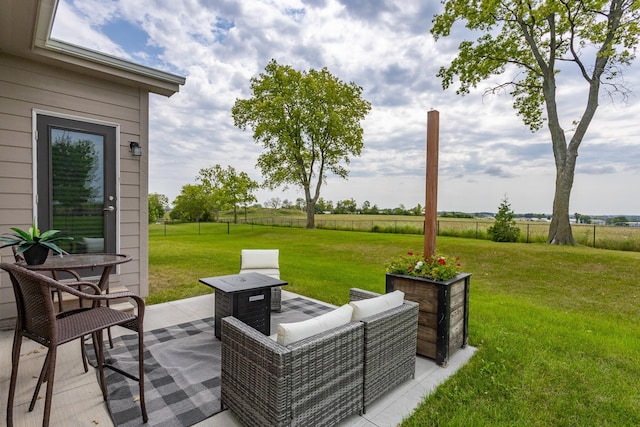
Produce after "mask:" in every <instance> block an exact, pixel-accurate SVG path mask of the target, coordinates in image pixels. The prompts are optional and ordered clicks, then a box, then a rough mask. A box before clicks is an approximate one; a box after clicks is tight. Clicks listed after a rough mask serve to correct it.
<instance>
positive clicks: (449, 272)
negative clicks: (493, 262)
mask: <svg viewBox="0 0 640 427" xmlns="http://www.w3.org/2000/svg"><path fill="white" fill-rule="evenodd" d="M460 268H461V265H460V258H458V257H456V258H452V257H444V256H441V255H434V256H430V257H425V256H424V255H423V254H420V253H414V252H407V254H406V255H401V256H399V257H398V258H394V259H392V260H391V261H389V264H388V265H387V273H392V274H402V275H403V276H413V277H423V278H425V279H431V280H437V281H442V282H443V281H446V280H449V279H453V278H454V277H456V276H457V275H458V274H459V273H460Z"/></svg>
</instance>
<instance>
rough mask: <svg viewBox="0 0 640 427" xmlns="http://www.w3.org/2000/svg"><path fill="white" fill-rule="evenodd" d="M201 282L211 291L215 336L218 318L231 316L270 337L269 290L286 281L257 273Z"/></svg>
mask: <svg viewBox="0 0 640 427" xmlns="http://www.w3.org/2000/svg"><path fill="white" fill-rule="evenodd" d="M200 282H201V283H204V284H205V285H207V286H209V287H211V288H213V289H215V291H216V295H215V335H216V338H218V339H220V332H221V329H220V327H221V325H222V318H223V317H227V316H233V317H235V318H236V319H238V320H240V321H242V322H244V323H246V324H247V325H249V326H251V327H252V328H254V329H257V330H258V331H260V332H262V333H263V334H265V335H269V334H271V288H272V287H274V286H285V285H286V284H287V282H284V281H282V280H280V279H275V278H273V277H270V276H266V275H264V274H260V273H242V274H231V275H229V276H217V277H207V278H204V279H200Z"/></svg>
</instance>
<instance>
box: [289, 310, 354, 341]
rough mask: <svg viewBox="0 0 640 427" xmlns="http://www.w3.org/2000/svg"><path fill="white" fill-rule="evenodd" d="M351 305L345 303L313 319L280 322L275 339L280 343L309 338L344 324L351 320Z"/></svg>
mask: <svg viewBox="0 0 640 427" xmlns="http://www.w3.org/2000/svg"><path fill="white" fill-rule="evenodd" d="M352 315H353V307H351V306H350V305H349V304H345V305H343V306H342V307H339V308H336V309H335V310H333V311H330V312H328V313H325V314H322V315H320V316H318V317H314V318H313V319H309V320H303V321H302V322H295V323H281V324H279V325H278V337H277V339H276V341H277V342H278V343H279V344H282V345H289V344H291V343H293V342H296V341H300V340H301V339H304V338H309V337H311V336H313V335H315V334H319V333H320V332H325V331H328V330H330V329H333V328H337V327H338V326H342V325H346V324H347V323H349V322H350V321H351V316H352Z"/></svg>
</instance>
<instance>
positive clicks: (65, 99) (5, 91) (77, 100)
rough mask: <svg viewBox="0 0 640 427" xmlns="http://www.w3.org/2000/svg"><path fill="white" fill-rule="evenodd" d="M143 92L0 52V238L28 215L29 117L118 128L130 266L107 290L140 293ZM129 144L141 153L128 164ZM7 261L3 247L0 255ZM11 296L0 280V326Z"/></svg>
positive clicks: (123, 244) (143, 280) (122, 218)
mask: <svg viewBox="0 0 640 427" xmlns="http://www.w3.org/2000/svg"><path fill="white" fill-rule="evenodd" d="M148 110H149V92H148V90H146V89H141V88H139V87H134V86H127V85H124V84H120V83H114V82H110V81H107V80H103V79H99V78H96V77H92V76H89V75H85V74H79V73H75V72H71V71H68V70H64V69H61V68H56V67H55V66H51V65H46V64H43V63H39V62H34V61H30V60H28V59H24V58H21V57H17V56H12V55H8V54H5V53H1V52H0V233H5V232H8V231H10V230H9V227H14V226H15V227H20V228H28V227H29V225H30V223H31V219H32V218H33V215H34V212H35V211H34V208H35V207H34V197H33V188H34V185H33V184H34V182H33V176H34V172H33V171H34V165H33V154H34V153H33V144H34V138H33V135H34V133H35V129H34V128H33V126H34V120H33V117H34V111H37V112H43V113H44V112H46V113H47V114H48V115H53V116H56V115H59V116H61V117H68V118H73V119H76V120H82V121H89V122H91V121H93V122H98V123H102V124H113V125H117V126H118V127H119V135H118V137H119V147H120V148H119V164H120V170H119V171H117V174H118V182H119V236H118V248H119V249H118V251H119V252H120V253H125V254H128V255H131V256H132V258H133V261H131V262H129V263H125V264H122V265H121V266H119V269H118V274H116V275H115V276H112V278H111V283H112V284H113V285H125V286H127V287H128V288H129V290H130V291H132V292H134V293H137V294H139V295H141V296H143V297H145V296H147V294H148V263H147V260H148V256H147V255H148V253H147V251H148V249H147V248H148V233H147V231H148V225H147V204H146V203H145V201H146V200H147V190H148V188H147V186H148V180H147V178H148V156H147V153H148V149H147V148H148V123H149V113H148ZM129 141H137V142H139V143H140V145H141V146H142V147H143V155H142V157H132V156H131V155H130V152H129ZM0 259H2V261H3V262H13V254H12V252H11V249H10V248H4V249H1V250H0ZM15 314H16V313H15V304H14V296H13V290H12V288H11V283H10V280H9V277H8V275H7V274H6V273H4V272H2V274H0V322H2V321H3V320H6V319H8V318H12V317H15Z"/></svg>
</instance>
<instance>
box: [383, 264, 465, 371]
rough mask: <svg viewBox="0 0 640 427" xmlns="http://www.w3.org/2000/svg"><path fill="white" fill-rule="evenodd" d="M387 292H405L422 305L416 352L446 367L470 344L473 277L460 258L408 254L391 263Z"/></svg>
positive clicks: (387, 278) (388, 271)
mask: <svg viewBox="0 0 640 427" xmlns="http://www.w3.org/2000/svg"><path fill="white" fill-rule="evenodd" d="M386 271H387V275H386V291H387V292H392V291H394V290H401V291H402V292H404V294H405V298H406V299H408V300H410V301H414V302H417V303H418V304H419V305H420V312H419V315H418V342H417V348H416V353H418V354H420V355H422V356H426V357H429V358H431V359H435V360H436V363H437V364H438V365H440V366H446V365H447V363H448V360H449V356H450V354H452V353H454V352H455V351H456V350H457V349H458V348H461V347H466V346H467V343H468V336H469V334H468V330H469V328H468V325H469V286H470V282H471V275H470V274H467V273H462V272H461V265H460V259H459V258H457V257H456V258H453V257H445V256H431V257H425V256H424V255H422V254H420V253H415V252H408V253H407V254H405V255H402V256H400V257H397V258H395V259H392V260H390V261H389V263H388V264H387V269H386Z"/></svg>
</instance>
